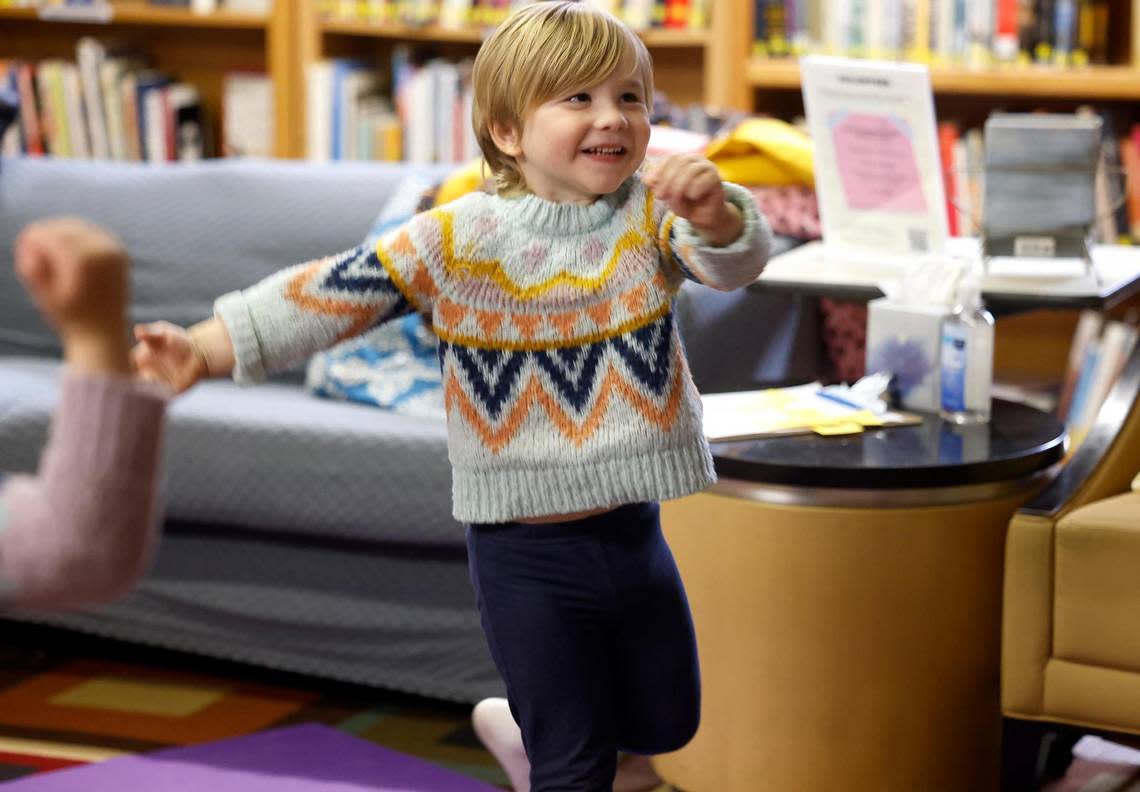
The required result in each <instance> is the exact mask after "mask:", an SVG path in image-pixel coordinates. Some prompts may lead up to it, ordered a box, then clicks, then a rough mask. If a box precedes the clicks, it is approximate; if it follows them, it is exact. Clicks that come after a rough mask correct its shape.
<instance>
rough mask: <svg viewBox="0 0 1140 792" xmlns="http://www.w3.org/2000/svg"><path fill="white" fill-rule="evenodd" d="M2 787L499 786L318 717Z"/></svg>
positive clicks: (399, 791)
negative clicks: (321, 721)
mask: <svg viewBox="0 0 1140 792" xmlns="http://www.w3.org/2000/svg"><path fill="white" fill-rule="evenodd" d="M4 787H5V790H4V792H9V790H11V792H125V790H138V792H380V791H381V790H383V792H498V790H497V788H496V787H493V786H490V785H489V784H484V783H482V782H480V781H475V780H473V779H471V778H467V777H466V776H462V775H459V774H457V773H453V772H451V771H450V770H445V769H443V768H442V767H437V766H436V765H433V764H430V763H428V762H425V761H423V760H421V759H416V758H414V757H411V756H406V755H405V754H402V753H397V752H395V751H390V750H388V749H387V748H382V747H380V746H379V745H376V744H375V743H371V742H368V741H367V740H362V739H360V738H359V737H353V736H352V735H350V734H345V733H344V732H341V731H337V730H336V729H332V728H329V727H327V726H322V725H320V724H317V723H306V724H301V725H300V726H287V727H284V728H281V729H272V730H270V731H264V732H259V733H257V734H251V735H248V736H246V737H235V738H233V739H229V740H219V741H218V742H212V743H205V744H203V745H192V746H189V747H185V748H169V749H167V750H164V751H156V752H154V753H151V754H140V755H134V756H120V757H117V758H115V759H108V760H107V761H105V762H99V763H98V764H89V765H83V766H80V767H71V768H67V769H65V770H56V771H54V772H50V773H41V774H39V775H33V776H26V777H24V778H20V779H17V780H15V781H10V782H8V783H7V784H5V785H4Z"/></svg>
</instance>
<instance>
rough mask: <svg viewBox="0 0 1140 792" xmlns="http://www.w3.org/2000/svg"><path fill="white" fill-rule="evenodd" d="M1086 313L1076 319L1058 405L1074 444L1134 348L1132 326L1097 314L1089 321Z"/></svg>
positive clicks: (1082, 434) (1081, 436)
mask: <svg viewBox="0 0 1140 792" xmlns="http://www.w3.org/2000/svg"><path fill="white" fill-rule="evenodd" d="M1089 313H1091V312H1086V313H1084V314H1082V315H1081V318H1080V320H1078V323H1077V329H1076V331H1075V332H1074V336H1073V343H1072V346H1071V347H1070V356H1069V364H1070V365H1069V368H1068V370H1067V371H1066V373H1065V381H1064V383H1063V385H1062V390H1061V400H1060V402H1059V404H1058V415H1059V416H1060V417H1062V418H1063V420H1064V421H1065V425H1066V426H1067V427H1068V428H1069V432H1070V435H1071V436H1072V438H1073V443H1074V445H1077V444H1079V443H1080V442H1081V441H1082V440H1083V439H1084V437H1085V436H1086V435H1087V434H1088V431H1089V429H1090V428H1091V427H1092V425H1093V424H1094V423H1095V421H1096V417H1097V415H1098V414H1099V412H1100V409H1101V407H1102V406H1103V405H1104V403H1105V401H1106V399H1107V397H1108V394H1109V393H1110V392H1111V390H1112V386H1113V385H1114V384H1115V383H1116V381H1117V379H1119V377H1120V374H1121V372H1122V371H1123V370H1124V366H1125V365H1126V364H1127V362H1128V359H1129V357H1130V356H1131V355H1132V353H1133V350H1134V349H1135V347H1136V341H1137V335H1138V332H1137V328H1136V326H1135V325H1133V324H1130V323H1127V322H1121V321H1116V320H1112V319H1103V318H1102V317H1099V315H1097V318H1091V317H1090V316H1089ZM1098 319H1100V321H1098ZM1074 364H1075V368H1074ZM1069 394H1071V395H1069Z"/></svg>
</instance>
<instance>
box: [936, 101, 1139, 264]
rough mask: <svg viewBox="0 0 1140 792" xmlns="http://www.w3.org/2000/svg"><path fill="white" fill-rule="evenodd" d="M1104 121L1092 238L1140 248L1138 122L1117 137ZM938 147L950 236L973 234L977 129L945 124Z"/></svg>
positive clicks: (980, 155) (980, 170)
mask: <svg viewBox="0 0 1140 792" xmlns="http://www.w3.org/2000/svg"><path fill="white" fill-rule="evenodd" d="M1080 112H1085V113H1091V112H1094V111H1093V110H1091V109H1089V108H1082V110H1081V111H1080ZM1104 120H1105V124H1104V129H1105V134H1104V139H1103V141H1102V143H1101V167H1100V169H1099V171H1098V173H1097V177H1096V190H1095V195H1096V206H1095V210H1094V213H1095V216H1096V223H1095V225H1094V226H1093V228H1092V239H1093V241H1094V242H1098V243H1101V244H1110V245H1116V244H1140V124H1133V125H1132V126H1131V127H1130V128H1129V129H1128V131H1127V134H1121V135H1118V134H1117V133H1116V131H1115V125H1114V123H1113V122H1112V119H1111V117H1109V116H1105V119H1104ZM938 144H939V154H940V158H941V161H942V177H943V186H944V188H945V190H946V211H947V215H948V220H949V226H950V233H951V234H953V235H956V236H976V235H978V233H979V232H980V222H981V218H982V216H983V211H984V208H985V207H984V206H983V198H984V190H983V176H984V171H985V139H984V135H983V132H982V130H981V129H980V128H973V129H968V130H966V131H964V132H963V131H962V130H960V129H959V127H958V125H957V124H956V123H954V122H951V121H944V122H942V123H940V124H939V125H938Z"/></svg>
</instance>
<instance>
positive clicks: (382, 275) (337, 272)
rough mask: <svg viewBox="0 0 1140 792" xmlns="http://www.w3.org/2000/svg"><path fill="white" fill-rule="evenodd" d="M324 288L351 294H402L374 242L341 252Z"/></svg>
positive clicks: (323, 283) (327, 276) (323, 284)
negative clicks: (378, 253)
mask: <svg viewBox="0 0 1140 792" xmlns="http://www.w3.org/2000/svg"><path fill="white" fill-rule="evenodd" d="M321 289H324V290H328V291H340V292H350V293H351V294H360V295H363V294H391V293H396V294H400V296H401V298H402V297H403V295H402V294H401V293H400V290H399V289H398V288H397V287H396V284H395V283H393V282H392V279H391V278H390V277H388V271H387V270H386V269H384V266H383V265H382V264H381V263H380V259H379V258H378V257H377V256H376V248H375V246H366V245H361V246H359V247H357V248H354V249H352V250H350V251H348V252H347V253H342V254H341V256H340V258H339V259H338V260H337V261H336V262H335V263H334V264H333V266H332V268H331V269H330V270H329V273H328V275H326V276H325V279H324V281H323V282H322V283H321Z"/></svg>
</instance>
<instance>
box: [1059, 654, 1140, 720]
mask: <svg viewBox="0 0 1140 792" xmlns="http://www.w3.org/2000/svg"><path fill="white" fill-rule="evenodd" d="M1045 712H1046V713H1048V714H1049V715H1050V716H1052V719H1053V720H1060V721H1064V722H1068V723H1079V724H1084V725H1088V726H1092V727H1095V728H1101V729H1107V730H1110V731H1123V732H1132V733H1134V734H1136V733H1140V674H1136V673H1132V672H1129V671H1121V670H1119V669H1116V668H1102V667H1099V666H1095V665H1082V664H1080V663H1070V662H1066V661H1064V660H1050V661H1049V665H1048V667H1047V668H1046V669H1045Z"/></svg>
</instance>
